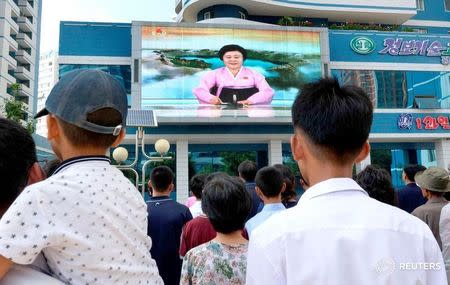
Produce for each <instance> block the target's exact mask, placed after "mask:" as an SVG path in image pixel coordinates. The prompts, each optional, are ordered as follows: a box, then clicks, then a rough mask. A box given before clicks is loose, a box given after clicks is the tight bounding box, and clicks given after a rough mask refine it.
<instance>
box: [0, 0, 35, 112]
mask: <svg viewBox="0 0 450 285" xmlns="http://www.w3.org/2000/svg"><path fill="white" fill-rule="evenodd" d="M41 7H42V3H41V1H40V0H2V1H0V36H1V37H0V43H1V44H0V51H1V57H0V105H2V103H3V100H4V99H7V98H11V96H12V95H13V90H12V88H11V87H12V85H13V84H15V83H18V84H19V88H18V95H19V100H21V101H23V102H24V103H25V104H26V105H27V109H28V114H27V115H26V116H25V118H24V119H27V118H28V116H31V115H32V114H33V112H35V110H36V103H37V101H36V99H35V98H36V93H37V84H36V78H37V74H38V61H39V37H40V15H41V10H42V8H41Z"/></svg>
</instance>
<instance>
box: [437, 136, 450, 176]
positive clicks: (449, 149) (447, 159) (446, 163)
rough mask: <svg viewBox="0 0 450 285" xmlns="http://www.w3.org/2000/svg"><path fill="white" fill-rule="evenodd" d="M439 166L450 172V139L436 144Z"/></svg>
mask: <svg viewBox="0 0 450 285" xmlns="http://www.w3.org/2000/svg"><path fill="white" fill-rule="evenodd" d="M436 160H437V166H439V167H444V168H445V169H447V170H448V171H450V139H441V140H439V141H437V142H436Z"/></svg>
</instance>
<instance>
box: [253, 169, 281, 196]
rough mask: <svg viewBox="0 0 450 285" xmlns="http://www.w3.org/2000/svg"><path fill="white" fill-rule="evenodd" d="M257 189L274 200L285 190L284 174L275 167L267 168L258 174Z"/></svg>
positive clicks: (256, 179)
mask: <svg viewBox="0 0 450 285" xmlns="http://www.w3.org/2000/svg"><path fill="white" fill-rule="evenodd" d="M255 182H256V187H258V188H259V189H260V190H261V192H262V194H263V195H264V196H265V197H267V198H274V197H277V196H278V195H280V193H281V190H282V189H283V183H284V177H283V174H282V173H281V172H280V171H279V170H278V169H277V168H275V167H273V166H266V167H263V168H261V169H260V170H258V172H257V173H256V178H255Z"/></svg>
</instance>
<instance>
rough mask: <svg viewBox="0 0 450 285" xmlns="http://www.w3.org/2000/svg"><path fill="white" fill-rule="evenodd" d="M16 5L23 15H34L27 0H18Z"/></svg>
mask: <svg viewBox="0 0 450 285" xmlns="http://www.w3.org/2000/svg"><path fill="white" fill-rule="evenodd" d="M18 6H19V8H20V11H21V12H22V14H23V15H25V16H35V15H36V13H35V11H34V8H33V6H31V4H30V2H28V1H27V0H19V4H18Z"/></svg>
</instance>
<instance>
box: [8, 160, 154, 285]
mask: <svg viewBox="0 0 450 285" xmlns="http://www.w3.org/2000/svg"><path fill="white" fill-rule="evenodd" d="M147 215H148V214H147V205H146V204H145V202H144V200H143V199H142V196H141V195H140V193H139V192H138V191H137V190H136V188H135V187H134V186H133V184H131V182H130V181H129V180H128V179H127V178H126V177H125V176H124V175H123V173H122V172H121V171H120V170H118V169H117V168H116V167H114V166H112V165H110V163H109V160H108V159H107V158H106V157H79V158H74V159H70V160H67V161H65V162H63V164H62V165H61V166H60V167H59V168H58V169H57V170H56V171H55V173H54V174H53V175H52V176H51V177H49V178H48V179H46V180H44V181H41V182H39V183H36V184H33V185H31V186H29V187H26V188H25V189H24V191H23V192H22V193H21V194H20V195H19V197H18V198H17V199H16V201H15V202H14V203H13V205H12V206H11V207H10V208H9V209H8V211H7V212H6V213H5V214H4V215H3V217H2V219H1V221H0V254H1V255H3V256H4V257H5V258H9V259H10V260H12V261H13V262H15V263H18V264H30V263H32V262H33V260H34V259H35V258H36V256H37V255H38V254H39V252H41V251H42V252H43V253H44V255H45V257H46V259H47V262H48V265H49V267H50V269H51V271H52V273H53V275H54V277H56V278H58V279H59V280H61V281H63V282H64V283H67V284H74V285H84V284H162V280H161V277H159V274H158V269H157V267H156V263H155V261H154V260H153V259H152V258H151V256H150V248H151V239H150V237H148V236H147Z"/></svg>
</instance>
